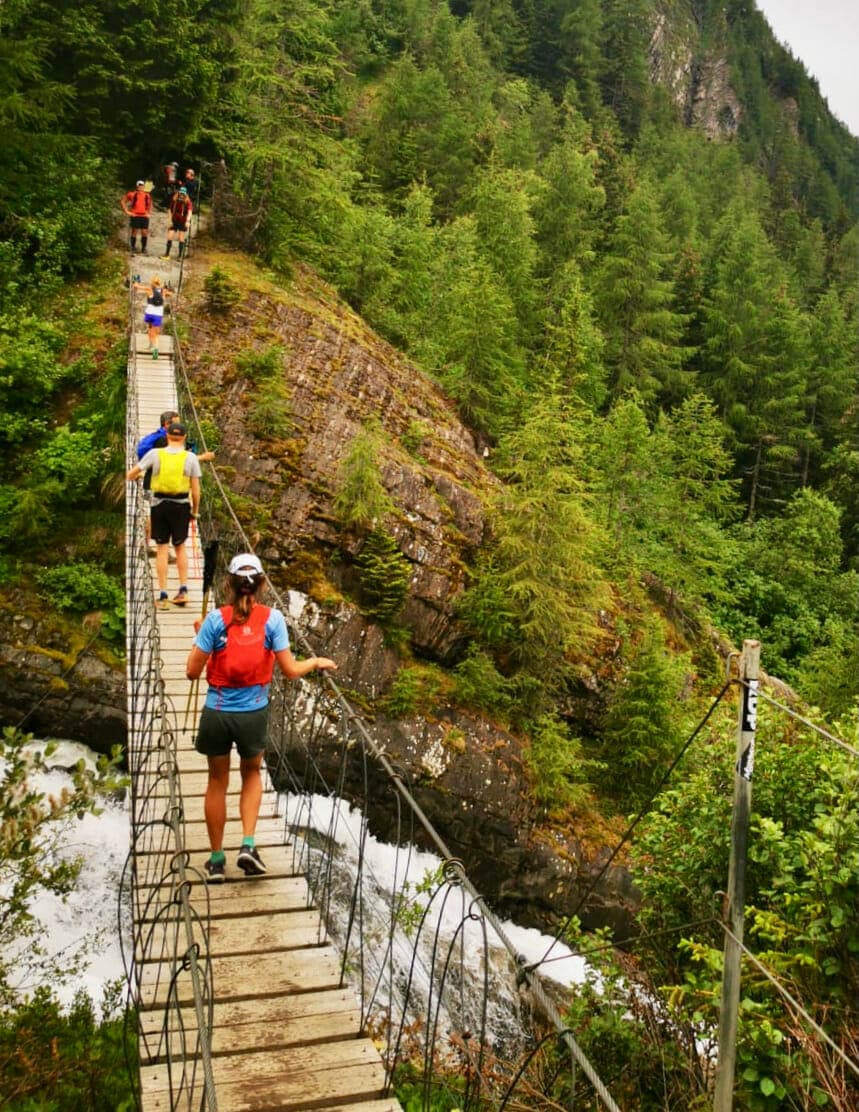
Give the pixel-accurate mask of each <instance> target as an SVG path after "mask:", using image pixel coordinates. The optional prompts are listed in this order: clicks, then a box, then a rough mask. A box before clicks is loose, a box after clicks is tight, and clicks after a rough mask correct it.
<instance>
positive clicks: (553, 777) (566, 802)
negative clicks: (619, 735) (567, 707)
mask: <svg viewBox="0 0 859 1112" xmlns="http://www.w3.org/2000/svg"><path fill="white" fill-rule="evenodd" d="M526 760H527V763H528V766H529V767H530V769H531V773H532V775H533V777H534V795H535V796H536V798H537V799H538V800H539V801H540V802H541V803H542V804H544V806H546V807H550V808H555V807H575V806H578V805H580V804H582V803H584V802H585V801H586V800H587V798H588V796H589V794H590V788H589V786H588V784H587V782H586V776H585V773H586V771H587V770H588V769H589V767H590V765H589V763H588V762H587V761H586V760H585V759H584V758H583V756H582V751H581V742H580V741H579V740H578V738H575V737H573V735H572V734H571V733H570V731H569V728H568V727H567V726H566V725H565V724H564V723H563V722H562V721H561V719H560V718H558V717H557V716H555V715H553V714H543V715H541V716H540V717H539V718H538V719H537V721H536V722H535V724H534V726H533V727H532V730H531V746H530V748H529V749H528V750H527V752H526Z"/></svg>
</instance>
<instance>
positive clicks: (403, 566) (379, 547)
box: [355, 529, 411, 625]
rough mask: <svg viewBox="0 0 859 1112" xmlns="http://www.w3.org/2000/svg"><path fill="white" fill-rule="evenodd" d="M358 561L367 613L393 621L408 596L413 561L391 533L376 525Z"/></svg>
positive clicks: (362, 594)
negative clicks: (400, 547)
mask: <svg viewBox="0 0 859 1112" xmlns="http://www.w3.org/2000/svg"><path fill="white" fill-rule="evenodd" d="M355 563H356V565H357V566H358V569H359V570H360V572H361V605H362V608H363V610H364V613H365V614H366V615H367V616H368V617H370V618H375V619H376V621H378V622H379V623H380V624H381V625H392V624H394V623H395V622H396V619H397V617H398V616H399V613H400V611H401V610H402V608H403V603H404V602H405V600H406V595H407V593H408V589H409V579H410V577H411V564H410V563H409V561H408V560H407V559H406V557H405V556H404V555H403V554H402V552H400V550H399V548H398V547H397V542H396V541H395V540H394V538H393V537H392V536H391V535H390V534H389V533H385V532H383V531H382V530H381V529H374V530H373V531H372V532H371V533H370V534H369V535H368V536H367V540H366V541H365V542H364V547H363V548H362V549H361V551H360V552H359V554H358V556H357V558H356V560H355Z"/></svg>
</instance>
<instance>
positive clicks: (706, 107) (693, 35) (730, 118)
mask: <svg viewBox="0 0 859 1112" xmlns="http://www.w3.org/2000/svg"><path fill="white" fill-rule="evenodd" d="M713 18H714V21H715V26H712V27H708V29H707V36H706V44H705V42H704V36H703V35H702V30H703V28H702V26H701V23H700V22H699V21H698V19H696V12H695V8H694V6H690V8H689V10H688V11H687V12H686V13H685V16H684V13H683V12H682V11H681V10H679V8H678V7H676V6H674V7H672V8H671V11H670V13H668V12H662V13H660V14H658V15H657V18H656V22H655V25H654V28H653V33H652V36H651V39H650V79H651V81H652V82H653V83H654V84H656V85H661V86H662V87H663V88H665V89H666V90H667V91H668V94H669V96H670V97H671V99H672V100H673V101H674V103H675V104H676V105H677V106H678V108H680V109H681V111H682V112H683V116H684V119H685V121H686V123H687V125H689V126H690V127H695V128H698V129H699V130H700V131H703V132H704V134H705V135H707V136H708V137H709V138H710V139H730V138H732V137H733V136H734V135H735V134H736V131H737V129H738V127H739V126H740V117H741V106H740V102H739V100H738V98H737V95H736V93H735V92H734V89H733V87H732V85H731V74H730V66H729V63H728V57H727V53H726V47H725V44H724V35H723V33H722V32H723V31H724V27H722V26H720V25H719V20H720V19H723V18H724V16H723V14H717V15H716V16H714V17H713Z"/></svg>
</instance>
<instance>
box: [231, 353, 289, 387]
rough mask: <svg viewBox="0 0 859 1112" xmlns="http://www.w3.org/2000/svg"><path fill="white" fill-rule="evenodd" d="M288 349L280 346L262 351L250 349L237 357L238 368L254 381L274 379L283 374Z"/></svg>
mask: <svg viewBox="0 0 859 1112" xmlns="http://www.w3.org/2000/svg"><path fill="white" fill-rule="evenodd" d="M285 356H286V348H284V347H283V346H282V345H280V344H271V345H270V346H269V347H267V348H263V350H262V351H256V350H254V349H250V350H248V351H242V352H240V353H239V354H238V355H237V356H236V367H237V368H238V370H240V371H241V372H242V374H243V375H246V376H247V377H248V378H251V379H253V380H254V381H257V382H258V381H260V380H264V379H268V378H274V377H276V376H278V375H282V374H283V360H284V357H285Z"/></svg>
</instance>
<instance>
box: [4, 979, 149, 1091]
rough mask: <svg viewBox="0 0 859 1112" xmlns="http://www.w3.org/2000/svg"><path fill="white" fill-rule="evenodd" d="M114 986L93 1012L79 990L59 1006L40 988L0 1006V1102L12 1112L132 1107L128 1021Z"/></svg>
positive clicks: (131, 1027)
mask: <svg viewBox="0 0 859 1112" xmlns="http://www.w3.org/2000/svg"><path fill="white" fill-rule="evenodd" d="M120 1000H121V994H120V988H119V986H116V987H109V988H108V989H107V990H105V994H104V999H103V1001H102V1005H101V1014H100V1015H97V1014H96V1011H95V1008H94V1007H93V1003H92V1001H91V1000H90V998H89V997H88V996H87V994H86V993H85V992H79V993H78V994H77V995H76V996H75V998H74V1001H73V1003H72V1005H71V1007H70V1008H68V1009H64V1008H62V1007H61V1006H60V1004H59V1003H58V1001H57V1000H56V999H55V998H54V997H53V996H52V995H51V993H50V990H49V989H47V988H42V989H39V990H38V991H37V992H36V993H35V994H34V995H33V997H32V998H31V999H29V1000H27V1001H26V1002H25V1003H23V1004H21V1005H20V1006H19V1007H17V1008H14V1009H13V1010H11V1011H6V1012H3V1013H0V1105H2V1106H3V1107H4V1108H14V1109H18V1110H20V1112H105V1110H107V1109H110V1110H111V1112H133V1109H134V1108H135V1107H136V1103H135V1101H134V1089H133V1080H132V1074H131V1073H130V1072H129V1069H128V1063H129V1062H134V1061H135V1060H136V1058H137V1045H136V1044H137V1039H136V1035H135V1030H136V1024H135V1023H134V1022H133V1021H132V1022H129V1023H127V1022H126V1021H125V1019H124V1018H123V1016H122V1015H121V1014H118V1013H119V1009H120Z"/></svg>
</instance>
